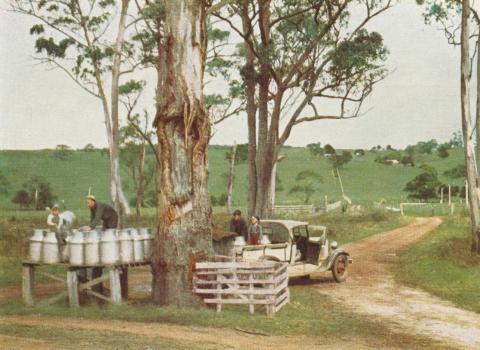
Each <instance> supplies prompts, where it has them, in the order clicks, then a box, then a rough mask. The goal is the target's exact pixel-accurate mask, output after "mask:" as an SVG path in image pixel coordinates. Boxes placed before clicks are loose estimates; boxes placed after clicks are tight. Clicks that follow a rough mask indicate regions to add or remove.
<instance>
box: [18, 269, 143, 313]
mask: <svg viewBox="0 0 480 350" xmlns="http://www.w3.org/2000/svg"><path fill="white" fill-rule="evenodd" d="M22 265H23V267H22V296H23V301H24V303H25V305H26V306H34V305H35V301H34V294H35V293H34V289H35V275H36V274H40V275H43V276H45V277H48V278H50V279H52V280H55V281H57V282H62V283H63V284H64V285H65V289H64V290H63V291H61V292H60V293H58V294H56V295H54V296H52V297H50V298H48V299H46V300H43V301H42V302H40V303H39V304H38V305H42V306H45V305H50V304H53V303H55V302H57V301H59V300H61V299H63V298H65V297H68V302H69V305H70V307H78V306H80V299H81V296H82V295H85V294H88V295H92V296H94V297H96V298H98V299H101V300H103V301H106V302H109V303H111V304H116V305H118V304H121V303H122V299H123V298H128V268H130V267H138V266H144V265H150V262H149V261H145V262H140V263H131V264H124V263H119V264H114V265H97V266H89V265H84V266H72V265H70V264H68V263H58V264H41V263H37V262H31V261H23V263H22ZM47 265H50V266H51V265H56V266H62V267H64V268H66V269H67V275H66V279H62V278H60V277H58V276H55V275H52V274H51V273H47V272H44V271H41V270H40V268H41V266H47ZM94 267H101V268H103V269H105V270H107V271H108V273H103V274H102V276H100V277H97V278H95V279H90V280H88V278H87V276H86V269H87V268H94ZM105 281H109V284H110V289H109V290H108V289H107V288H105V287H104V289H106V290H107V291H109V295H108V296H106V295H104V294H101V293H98V292H96V291H94V290H92V287H94V286H96V285H98V284H100V283H103V282H105Z"/></svg>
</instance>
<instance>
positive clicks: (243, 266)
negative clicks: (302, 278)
mask: <svg viewBox="0 0 480 350" xmlns="http://www.w3.org/2000/svg"><path fill="white" fill-rule="evenodd" d="M287 266H288V264H286V263H280V262H274V261H252V262H202V263H196V265H195V270H194V274H193V290H194V292H195V293H197V294H199V295H202V296H203V301H204V302H205V303H206V304H214V305H216V309H217V312H220V311H221V310H222V305H223V304H237V305H238V304H240V305H248V309H249V311H250V313H251V314H253V313H254V312H255V305H258V306H260V305H264V306H265V309H266V312H267V315H269V316H273V315H275V313H276V312H278V311H279V310H280V309H281V308H282V307H283V306H284V305H285V304H287V303H288V302H289V301H290V293H289V289H288V273H287Z"/></svg>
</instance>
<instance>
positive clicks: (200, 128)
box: [152, 0, 212, 306]
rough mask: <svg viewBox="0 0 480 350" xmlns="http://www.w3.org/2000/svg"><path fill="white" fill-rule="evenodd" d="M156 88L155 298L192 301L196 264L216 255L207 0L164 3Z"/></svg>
mask: <svg viewBox="0 0 480 350" xmlns="http://www.w3.org/2000/svg"><path fill="white" fill-rule="evenodd" d="M163 5H164V8H165V19H164V27H163V37H161V38H159V40H158V44H159V52H160V56H159V63H158V67H157V69H158V86H157V113H156V118H155V122H154V126H155V127H156V128H157V136H158V152H159V154H161V160H160V164H159V165H158V167H157V172H156V174H157V193H158V202H159V204H158V219H157V221H158V223H157V235H156V241H155V249H154V256H153V261H152V269H153V288H152V294H153V295H152V297H153V300H154V301H155V302H157V303H160V304H169V305H172V304H173V305H177V306H191V305H195V304H197V303H198V300H197V298H196V297H195V296H194V294H193V293H192V288H191V278H192V268H193V267H194V263H195V261H198V260H199V259H205V258H206V257H207V256H208V255H210V254H211V252H212V236H211V204H210V198H209V196H208V192H207V179H208V171H207V165H208V164H207V147H208V142H209V136H210V123H209V118H208V116H207V115H206V113H205V108H204V100H203V90H202V89H203V72H204V63H205V48H206V28H205V27H206V25H205V8H204V4H203V1H201V0H179V1H164V3H163Z"/></svg>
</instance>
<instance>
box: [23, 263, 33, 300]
mask: <svg viewBox="0 0 480 350" xmlns="http://www.w3.org/2000/svg"><path fill="white" fill-rule="evenodd" d="M34 279H35V267H33V265H27V264H24V265H23V267H22V296H23V302H24V303H25V305H26V306H33V305H34V300H33V285H34Z"/></svg>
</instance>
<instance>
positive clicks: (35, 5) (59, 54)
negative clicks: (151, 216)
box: [10, 0, 140, 214]
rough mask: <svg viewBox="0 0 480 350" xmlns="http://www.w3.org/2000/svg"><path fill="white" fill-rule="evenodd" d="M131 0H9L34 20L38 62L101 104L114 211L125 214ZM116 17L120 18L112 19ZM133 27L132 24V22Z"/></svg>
mask: <svg viewBox="0 0 480 350" xmlns="http://www.w3.org/2000/svg"><path fill="white" fill-rule="evenodd" d="M129 2H130V1H129V0H121V1H115V0H103V1H95V0H85V1H80V0H69V1H62V0H11V1H10V3H11V7H12V10H13V11H15V12H17V13H20V14H24V15H28V16H31V17H33V18H34V19H35V20H36V22H37V23H36V24H34V25H33V26H32V27H31V28H30V34H32V35H35V36H36V40H35V51H36V54H37V59H39V60H40V62H42V63H44V64H46V65H48V66H50V67H53V68H58V69H60V70H61V71H63V72H64V73H65V74H66V75H67V76H68V77H69V78H71V79H72V80H73V81H74V82H75V83H76V84H77V85H78V86H79V87H80V88H81V89H83V90H84V91H86V92H87V93H89V94H90V95H92V96H94V97H95V98H98V99H99V100H100V102H101V105H102V110H103V118H104V121H105V127H106V131H107V140H108V146H109V153H110V193H111V197H112V201H113V203H114V206H115V209H116V210H117V211H118V212H119V213H120V214H122V213H125V214H129V213H130V209H129V206H128V201H127V199H126V197H125V194H124V191H123V188H122V180H121V176H120V158H119V144H120V138H119V125H120V122H119V114H120V112H119V86H120V78H121V76H122V75H124V74H126V73H130V72H132V71H133V70H134V69H135V68H136V67H138V66H139V65H140V62H138V61H136V60H135V59H134V55H133V53H132V50H133V48H134V45H133V44H129V43H127V42H126V40H125V36H126V32H127V31H128V29H129V28H130V27H133V26H132V23H129V22H128V18H129V16H130V15H129V13H128V11H129ZM117 13H118V16H117V15H116V14H117ZM133 23H135V20H133Z"/></svg>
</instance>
